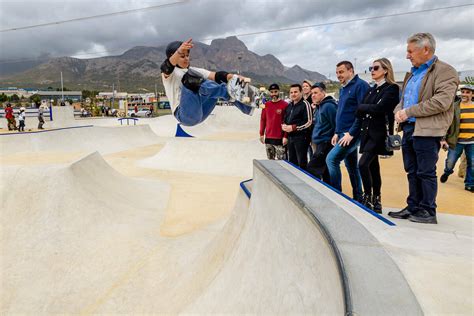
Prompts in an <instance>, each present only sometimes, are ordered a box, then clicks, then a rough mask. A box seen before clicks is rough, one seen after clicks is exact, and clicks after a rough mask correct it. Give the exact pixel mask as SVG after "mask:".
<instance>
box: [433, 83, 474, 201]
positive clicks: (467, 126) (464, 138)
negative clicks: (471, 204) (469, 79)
mask: <svg viewBox="0 0 474 316" xmlns="http://www.w3.org/2000/svg"><path fill="white" fill-rule="evenodd" d="M473 92H474V86H473V85H466V86H464V87H462V88H461V102H455V103H454V119H453V123H452V124H451V126H450V128H449V130H448V134H447V135H446V139H445V140H442V141H441V147H443V148H449V149H448V157H447V158H446V162H445V168H444V173H443V175H442V176H441V178H440V181H441V183H445V182H446V181H448V177H449V176H450V175H451V174H452V173H453V172H454V166H455V165H456V162H457V161H458V159H459V157H461V154H462V153H463V152H464V153H465V154H466V162H467V168H466V176H465V178H464V188H465V189H466V190H467V191H469V192H474V168H473V165H472V160H473V159H474V150H473V149H474V128H472V126H474V104H473V103H472V95H473Z"/></svg>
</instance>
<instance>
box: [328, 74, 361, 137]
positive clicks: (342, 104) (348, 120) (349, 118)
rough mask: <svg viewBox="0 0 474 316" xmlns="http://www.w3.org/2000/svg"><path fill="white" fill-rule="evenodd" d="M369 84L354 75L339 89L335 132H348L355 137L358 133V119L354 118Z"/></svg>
mask: <svg viewBox="0 0 474 316" xmlns="http://www.w3.org/2000/svg"><path fill="white" fill-rule="evenodd" d="M368 89H369V84H368V83H367V82H365V81H364V80H362V79H360V78H359V76H358V75H355V76H354V78H352V80H351V81H349V82H348V83H347V85H346V86H345V87H342V88H341V89H340V90H339V106H338V107H337V114H336V134H341V133H345V132H349V134H351V136H354V137H357V136H358V135H359V133H360V121H358V120H356V111H357V107H358V105H359V103H361V102H362V100H363V99H364V96H365V93H366V92H367V90H368Z"/></svg>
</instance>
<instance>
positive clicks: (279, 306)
mask: <svg viewBox="0 0 474 316" xmlns="http://www.w3.org/2000/svg"><path fill="white" fill-rule="evenodd" d="M281 164H283V163H282V162H270V161H262V162H260V161H256V162H255V163H254V166H255V168H254V175H253V184H252V195H251V198H250V199H248V198H247V196H246V195H245V194H244V193H243V191H241V192H240V193H239V195H238V196H237V199H236V202H235V206H234V209H233V211H232V213H231V215H230V216H229V218H228V219H227V220H226V221H224V222H218V223H215V224H213V225H209V226H208V227H206V228H204V229H201V230H199V231H195V232H192V233H189V234H186V235H181V236H179V237H174V238H167V237H164V236H161V235H160V233H159V231H160V224H161V222H162V218H163V210H164V209H165V205H166V202H167V196H168V195H169V191H168V190H169V188H168V186H167V185H166V184H165V183H161V182H159V181H151V180H150V181H145V180H138V179H131V178H128V177H125V176H122V175H121V174H119V173H117V172H116V171H115V170H114V169H112V168H111V167H110V166H108V165H107V164H106V163H105V162H104V161H103V160H102V158H101V157H100V155H99V154H98V153H94V154H91V155H88V156H86V157H84V158H81V159H79V160H77V161H75V162H73V163H68V164H64V165H60V166H3V167H2V168H0V169H1V172H2V173H1V177H2V179H9V181H8V184H7V182H5V181H2V184H1V186H0V193H1V194H2V196H4V197H6V198H3V199H2V205H1V206H2V207H1V218H2V226H3V228H2V235H1V236H2V237H1V238H2V240H1V242H2V243H1V244H2V254H3V258H2V259H3V260H2V266H1V269H2V271H1V272H2V273H1V274H2V293H3V294H2V301H1V309H0V311H1V313H2V314H25V313H30V314H53V313H61V314H78V313H81V314H130V315H131V314H161V313H170V314H176V313H198V314H210V313H219V314H222V313H225V314H244V313H247V314H316V315H321V314H330V315H343V314H348V315H355V314H357V315H399V314H408V315H417V314H421V312H420V309H419V305H418V304H417V301H416V299H415V297H414V296H413V294H412V292H411V290H410V288H409V287H408V285H407V284H406V281H405V280H404V278H403V276H402V275H401V273H400V271H399V270H398V269H397V267H396V265H395V264H394V263H393V262H392V261H391V259H390V258H388V256H387V255H386V253H385V252H384V250H383V249H382V248H381V247H380V245H379V244H378V243H377V241H376V240H375V238H373V237H372V236H371V235H370V233H369V232H368V231H367V230H365V229H364V227H362V226H361V225H360V224H358V223H357V221H356V220H355V219H354V218H352V217H351V216H350V215H349V214H347V213H345V212H344V211H343V210H342V209H341V208H339V207H337V205H335V204H334V203H333V202H332V201H331V200H330V199H328V198H326V197H325V196H324V195H321V194H320V193H318V191H315V190H314V189H313V188H312V187H310V186H308V185H307V184H306V183H305V182H304V181H303V180H301V179H300V178H301V177H303V176H304V175H303V174H296V175H295V173H291V172H288V170H287V169H285V168H283V167H282V165H281ZM32 179H35V181H32ZM9 192H21V195H17V194H15V195H12V194H9ZM143 197H145V198H143ZM211 202H212V201H210V203H211ZM197 216H198V214H197ZM381 225H384V224H383V223H382V224H381ZM387 285H389V286H387Z"/></svg>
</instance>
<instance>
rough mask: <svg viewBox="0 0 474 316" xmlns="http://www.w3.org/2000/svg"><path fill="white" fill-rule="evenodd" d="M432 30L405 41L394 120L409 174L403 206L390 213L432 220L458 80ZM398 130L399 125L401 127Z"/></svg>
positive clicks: (424, 221) (418, 219)
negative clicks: (407, 68) (438, 52)
mask: <svg viewBox="0 0 474 316" xmlns="http://www.w3.org/2000/svg"><path fill="white" fill-rule="evenodd" d="M435 49H436V42H435V39H434V37H433V35H431V34H430V33H417V34H414V35H412V36H410V37H409V38H408V40H407V59H409V60H410V61H411V63H412V65H413V67H412V69H411V72H410V73H409V74H407V77H406V78H405V81H404V84H403V89H402V93H401V99H400V103H399V104H398V105H397V107H396V108H395V110H394V113H395V120H396V121H397V122H398V123H399V124H400V128H401V129H402V130H403V140H402V155H403V165H404V167H405V171H406V173H407V178H408V190H409V194H408V197H407V206H406V207H405V208H404V209H402V210H401V211H399V212H390V213H388V215H389V216H391V217H394V218H400V219H408V220H410V221H412V222H417V223H425V224H436V223H437V219H436V195H437V192H438V179H437V177H436V163H437V162H438V153H439V149H440V146H441V145H440V140H441V138H442V137H443V136H444V135H446V131H447V130H448V128H449V126H450V125H451V122H452V121H453V114H454V108H453V101H454V96H455V93H456V90H457V86H458V83H459V78H458V75H457V72H456V70H455V69H454V68H453V67H451V66H450V65H448V64H446V63H444V62H442V61H440V60H439V59H438V58H437V57H436V56H435V55H434V53H435ZM400 128H399V129H400Z"/></svg>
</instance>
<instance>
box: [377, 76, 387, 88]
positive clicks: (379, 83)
mask: <svg viewBox="0 0 474 316" xmlns="http://www.w3.org/2000/svg"><path fill="white" fill-rule="evenodd" d="M384 83H385V78H383V79H382V80H380V81H375V85H376V86H377V87H380V86H381V85H383V84H384Z"/></svg>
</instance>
